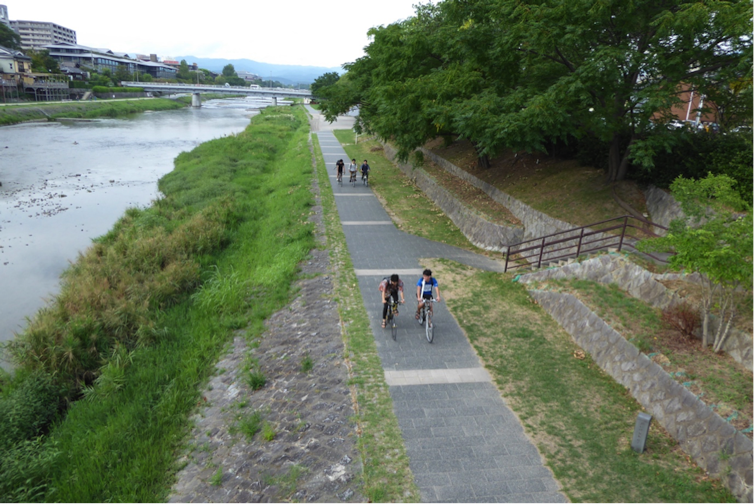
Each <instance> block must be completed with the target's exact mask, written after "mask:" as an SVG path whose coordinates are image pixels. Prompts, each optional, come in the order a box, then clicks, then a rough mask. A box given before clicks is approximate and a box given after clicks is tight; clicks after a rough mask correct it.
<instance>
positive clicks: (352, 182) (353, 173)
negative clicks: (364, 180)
mask: <svg viewBox="0 0 754 504" xmlns="http://www.w3.org/2000/svg"><path fill="white" fill-rule="evenodd" d="M348 182H349V183H350V184H351V185H352V186H353V187H356V172H351V180H349V181H348Z"/></svg>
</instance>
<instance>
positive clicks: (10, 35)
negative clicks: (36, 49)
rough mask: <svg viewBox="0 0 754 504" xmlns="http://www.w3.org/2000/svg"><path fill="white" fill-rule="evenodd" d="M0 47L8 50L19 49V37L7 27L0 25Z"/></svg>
mask: <svg viewBox="0 0 754 504" xmlns="http://www.w3.org/2000/svg"><path fill="white" fill-rule="evenodd" d="M0 46H3V47H6V48H8V49H21V36H20V35H19V34H18V33H16V32H15V31H14V30H13V29H12V28H10V27H9V26H5V24H3V23H0Z"/></svg>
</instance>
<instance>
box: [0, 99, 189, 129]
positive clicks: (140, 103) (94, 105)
mask: <svg viewBox="0 0 754 504" xmlns="http://www.w3.org/2000/svg"><path fill="white" fill-rule="evenodd" d="M185 106H186V104H185V103H182V102H179V101H175V100H168V99H167V98H150V99H145V98H139V99H134V100H120V101H86V102H71V103H54V104H33V105H27V104H24V105H18V106H16V105H13V106H6V107H0V126H8V125H11V124H17V123H21V122H24V121H33V120H40V119H41V120H54V119H66V118H71V119H98V118H103V117H111V118H112V117H124V116H128V115H131V114H138V113H139V112H145V111H147V110H152V111H162V110H177V109H180V108H184V107H185Z"/></svg>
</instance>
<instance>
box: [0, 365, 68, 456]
mask: <svg viewBox="0 0 754 504" xmlns="http://www.w3.org/2000/svg"><path fill="white" fill-rule="evenodd" d="M17 382H18V383H17V384H16V386H15V388H14V389H13V390H10V391H8V392H6V393H5V394H3V397H2V398H0V450H2V449H3V447H5V446H8V445H10V444H13V443H17V442H19V441H26V440H30V439H32V438H35V437H37V436H39V435H41V434H43V433H44V432H45V431H46V430H47V428H48V427H49V426H50V424H52V422H53V421H54V420H55V419H56V418H57V416H58V413H60V410H61V408H60V406H61V402H60V400H61V389H60V387H59V386H58V385H56V384H55V382H54V380H53V378H52V376H50V375H49V374H47V373H44V372H41V371H37V372H33V373H31V374H30V375H29V376H28V377H26V378H25V379H18V380H17Z"/></svg>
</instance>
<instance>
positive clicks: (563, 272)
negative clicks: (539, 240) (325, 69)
mask: <svg viewBox="0 0 754 504" xmlns="http://www.w3.org/2000/svg"><path fill="white" fill-rule="evenodd" d="M559 278H581V279H586V280H593V281H595V282H599V283H602V284H610V283H614V284H617V285H618V286H619V287H620V288H621V289H622V290H624V291H626V292H628V294H630V295H631V296H633V297H635V298H637V299H641V300H642V301H644V302H645V303H648V304H649V305H651V306H653V307H655V308H660V309H665V308H667V307H669V306H674V305H676V304H679V303H682V302H683V299H682V298H680V297H679V296H678V295H677V294H676V293H674V292H671V291H669V290H668V289H667V288H666V287H665V286H664V285H663V284H662V283H660V282H659V281H658V280H677V279H681V278H683V279H684V280H686V281H690V282H694V283H700V282H701V276H700V275H699V273H692V274H690V275H685V274H678V273H666V274H662V275H658V274H654V273H651V272H649V271H647V270H645V269H644V268H642V267H641V266H638V265H636V264H634V263H632V262H630V261H628V260H627V259H625V258H624V257H623V256H621V255H619V254H606V255H600V256H598V257H594V258H592V259H588V260H586V261H582V262H580V263H570V264H567V265H565V266H562V267H559V268H551V269H544V270H540V271H535V272H533V273H526V274H524V275H521V277H520V279H519V280H520V281H521V282H523V283H530V282H533V281H544V280H550V279H559ZM718 325H719V320H716V319H712V320H711V321H710V332H712V333H714V331H716V330H717V326H718ZM697 337H698V338H701V334H699V335H697ZM722 350H723V351H724V352H725V353H727V354H728V355H730V356H731V358H733V360H735V361H736V362H738V363H740V364H742V365H743V366H744V367H745V368H746V369H748V370H749V371H751V370H752V355H754V350H753V349H752V337H751V335H750V334H747V333H745V332H744V331H741V330H738V329H734V328H731V329H730V334H729V336H728V339H726V340H725V343H724V344H723V348H722Z"/></svg>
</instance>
